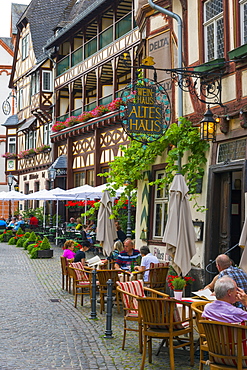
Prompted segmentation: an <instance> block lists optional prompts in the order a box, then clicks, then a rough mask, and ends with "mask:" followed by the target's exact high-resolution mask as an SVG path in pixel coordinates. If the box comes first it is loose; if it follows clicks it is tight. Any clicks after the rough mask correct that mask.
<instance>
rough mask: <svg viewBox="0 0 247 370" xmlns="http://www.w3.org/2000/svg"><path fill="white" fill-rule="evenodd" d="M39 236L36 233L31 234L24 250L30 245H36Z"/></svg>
mask: <svg viewBox="0 0 247 370" xmlns="http://www.w3.org/2000/svg"><path fill="white" fill-rule="evenodd" d="M36 239H37V236H36V234H35V232H34V231H32V232H31V234H30V236H29V238H28V239H27V240H26V241H25V243H24V244H23V248H24V249H27V247H28V245H29V244H34V243H35V242H36Z"/></svg>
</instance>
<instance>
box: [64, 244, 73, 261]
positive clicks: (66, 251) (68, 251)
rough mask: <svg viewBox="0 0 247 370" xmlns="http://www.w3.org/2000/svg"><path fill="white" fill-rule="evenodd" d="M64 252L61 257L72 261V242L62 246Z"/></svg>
mask: <svg viewBox="0 0 247 370" xmlns="http://www.w3.org/2000/svg"><path fill="white" fill-rule="evenodd" d="M63 249H64V252H63V255H62V257H65V258H67V259H68V260H72V261H74V257H75V252H74V240H67V241H66V242H65V243H64V246H63Z"/></svg>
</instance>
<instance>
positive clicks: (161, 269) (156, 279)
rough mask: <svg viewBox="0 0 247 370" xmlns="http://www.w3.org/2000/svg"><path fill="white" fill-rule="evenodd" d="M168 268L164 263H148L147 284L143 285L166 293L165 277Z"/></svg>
mask: <svg viewBox="0 0 247 370" xmlns="http://www.w3.org/2000/svg"><path fill="white" fill-rule="evenodd" d="M168 270H169V266H168V264H166V263H157V264H156V263H150V268H149V269H147V270H146V271H149V278H148V280H149V281H148V282H146V283H145V285H146V286H148V287H149V288H151V289H155V290H162V291H164V292H165V291H166V277H167V273H168Z"/></svg>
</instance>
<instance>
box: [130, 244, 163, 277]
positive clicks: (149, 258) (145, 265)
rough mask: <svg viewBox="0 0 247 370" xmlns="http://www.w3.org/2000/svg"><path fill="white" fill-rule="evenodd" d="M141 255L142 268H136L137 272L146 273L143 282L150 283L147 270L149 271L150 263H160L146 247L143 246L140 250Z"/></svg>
mask: <svg viewBox="0 0 247 370" xmlns="http://www.w3.org/2000/svg"><path fill="white" fill-rule="evenodd" d="M140 253H141V256H142V260H141V266H135V270H136V271H140V272H143V271H145V272H144V275H143V280H144V281H148V277H149V271H146V270H148V269H149V266H150V263H152V262H153V263H159V260H158V258H157V257H155V256H153V255H152V253H150V250H149V248H148V247H147V246H146V245H143V246H142V247H141V248H140Z"/></svg>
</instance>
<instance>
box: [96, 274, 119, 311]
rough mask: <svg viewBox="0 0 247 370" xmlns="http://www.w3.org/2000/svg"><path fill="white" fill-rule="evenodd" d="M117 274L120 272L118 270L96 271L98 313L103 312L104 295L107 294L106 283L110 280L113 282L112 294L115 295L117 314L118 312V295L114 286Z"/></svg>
mask: <svg viewBox="0 0 247 370" xmlns="http://www.w3.org/2000/svg"><path fill="white" fill-rule="evenodd" d="M119 273H120V271H118V270H97V278H98V281H99V294H100V313H102V312H103V311H104V310H105V294H106V293H107V281H108V280H109V279H111V280H112V282H113V287H112V293H113V294H115V295H116V302H117V309H118V313H119V312H120V306H119V294H118V291H117V285H116V283H117V281H119ZM121 273H122V271H121Z"/></svg>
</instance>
